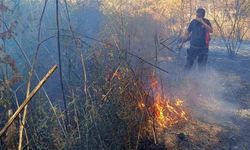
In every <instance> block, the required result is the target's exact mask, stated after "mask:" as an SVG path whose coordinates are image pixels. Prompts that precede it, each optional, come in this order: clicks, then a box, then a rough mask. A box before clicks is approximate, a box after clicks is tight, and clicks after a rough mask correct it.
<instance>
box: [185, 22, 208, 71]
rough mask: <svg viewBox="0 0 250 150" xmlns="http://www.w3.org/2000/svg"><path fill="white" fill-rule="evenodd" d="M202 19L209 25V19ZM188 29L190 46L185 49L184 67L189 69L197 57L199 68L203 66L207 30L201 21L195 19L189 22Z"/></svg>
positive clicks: (206, 53) (205, 59) (205, 54)
mask: <svg viewBox="0 0 250 150" xmlns="http://www.w3.org/2000/svg"><path fill="white" fill-rule="evenodd" d="M204 21H205V22H206V23H207V24H208V25H209V26H211V23H210V22H209V20H207V19H204ZM188 31H189V32H190V33H191V37H190V48H189V49H188V50H187V62H186V65H185V69H191V68H192V66H193V64H194V61H195V59H196V58H197V57H198V66H199V68H200V69H202V68H205V66H206V63H207V58H208V48H209V41H210V35H209V32H208V31H207V29H206V28H205V26H204V25H203V24H202V23H200V22H199V21H197V20H195V19H194V20H192V21H191V23H190V24H189V26H188Z"/></svg>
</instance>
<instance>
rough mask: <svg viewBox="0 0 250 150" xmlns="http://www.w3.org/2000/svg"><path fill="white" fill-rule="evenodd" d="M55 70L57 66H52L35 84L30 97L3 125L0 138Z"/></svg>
mask: <svg viewBox="0 0 250 150" xmlns="http://www.w3.org/2000/svg"><path fill="white" fill-rule="evenodd" d="M56 69H57V65H54V66H53V67H52V68H51V69H50V70H49V71H48V73H47V74H46V75H45V76H44V77H43V79H42V80H41V81H40V82H39V83H38V84H37V86H36V87H35V88H34V89H33V91H32V92H31V93H30V95H29V96H28V97H27V98H26V99H25V100H24V102H23V103H22V105H20V107H19V108H18V109H17V110H16V112H15V113H14V114H13V115H12V116H11V117H10V119H9V121H8V122H7V123H6V124H5V126H4V127H3V129H2V130H1V131H0V137H1V136H2V135H3V133H4V132H5V131H6V130H7V129H8V128H9V126H10V125H11V124H12V123H13V121H14V120H15V119H16V117H17V116H18V115H19V113H20V112H21V111H22V110H23V109H24V107H25V106H26V105H27V104H28V103H29V102H30V100H31V99H32V97H33V96H34V95H35V94H36V93H37V92H38V90H39V89H40V88H41V87H42V86H43V84H44V83H45V82H46V81H47V80H48V78H49V77H50V76H51V75H52V74H53V73H54V71H55V70H56Z"/></svg>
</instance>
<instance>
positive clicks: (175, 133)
mask: <svg viewBox="0 0 250 150" xmlns="http://www.w3.org/2000/svg"><path fill="white" fill-rule="evenodd" d="M185 51H186V50H185V48H183V50H182V52H181V54H180V56H178V59H179V60H178V61H173V62H172V63H169V60H171V59H169V58H170V55H171V53H166V51H162V52H161V56H160V58H159V59H160V60H162V63H161V67H164V68H168V69H169V71H170V75H163V76H166V80H167V82H166V83H164V84H168V85H170V87H172V88H171V89H168V91H170V92H169V93H170V95H171V94H172V95H171V96H173V95H174V96H178V97H182V98H183V100H184V101H185V105H186V107H187V111H188V113H189V114H190V119H189V121H187V122H185V123H181V124H179V125H175V126H173V127H171V128H169V129H167V130H166V132H165V133H164V136H163V140H162V141H163V142H164V143H165V145H166V147H167V149H187V150H191V149H192V150H193V149H208V150H210V149H215V150H216V149H218V150H249V149H250V42H244V43H243V45H242V47H241V49H240V51H239V54H238V55H237V56H236V57H235V58H230V57H228V55H227V51H226V49H225V48H224V46H223V44H222V43H221V42H220V41H218V40H214V41H212V42H211V47H210V51H209V60H208V66H207V68H208V69H207V72H206V73H199V72H197V71H196V69H195V68H196V66H194V69H193V71H192V73H189V74H186V73H183V71H182V70H183V65H184V64H185V57H186V52H185ZM173 55H174V54H173ZM166 60H168V63H166V62H167V61H166ZM164 62H165V63H164ZM171 74H172V75H171Z"/></svg>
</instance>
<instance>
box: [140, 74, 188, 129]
mask: <svg viewBox="0 0 250 150" xmlns="http://www.w3.org/2000/svg"><path fill="white" fill-rule="evenodd" d="M150 86H151V88H152V90H153V92H154V95H153V104H152V105H151V106H150V108H149V111H150V113H151V114H152V116H153V121H154V122H155V123H156V124H157V125H158V126H159V127H161V128H162V129H164V128H167V127H169V126H172V125H174V124H176V123H178V122H179V121H182V120H187V119H188V118H187V114H186V112H185V111H184V108H183V100H181V99H178V98H177V99H176V100H174V101H171V100H170V99H168V98H167V97H166V96H165V95H163V94H162V93H161V90H160V86H159V84H158V80H157V78H156V77H155V76H153V78H152V79H151V85H150ZM142 106H143V107H142ZM139 107H140V108H144V107H145V104H143V103H140V104H139Z"/></svg>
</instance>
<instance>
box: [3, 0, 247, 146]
mask: <svg viewBox="0 0 250 150" xmlns="http://www.w3.org/2000/svg"><path fill="white" fill-rule="evenodd" d="M56 3H57V4H58V5H56ZM218 4H220V5H218ZM197 6H204V7H205V8H206V9H207V11H208V14H207V17H208V18H209V19H211V21H212V24H213V26H214V28H215V33H214V34H213V36H214V37H217V38H222V39H223V42H224V44H225V46H226V48H227V50H228V54H229V55H230V56H236V55H237V53H238V52H239V50H240V46H241V43H242V41H243V40H247V39H248V38H250V31H249V27H250V26H249V25H250V24H249V20H250V18H249V13H250V1H249V0H226V1H225V0H223V1H212V2H211V1H204V0H203V1H202V0H200V1H199V0H189V1H187V0H102V1H92V0H54V1H52V0H9V1H4V0H2V1H1V2H0V20H1V23H0V25H1V26H0V27H1V29H0V30H1V32H0V38H1V43H2V46H1V47H0V60H1V61H0V62H1V67H0V70H1V72H0V73H1V81H0V127H1V128H2V127H4V125H5V123H6V122H7V121H8V119H9V118H10V117H11V116H12V114H13V113H14V112H15V110H17V109H18V108H19V106H20V105H21V104H22V103H23V101H24V100H25V98H27V97H28V96H29V94H30V91H32V89H33V88H34V87H35V86H36V84H37V83H39V81H40V80H41V78H42V77H43V76H44V74H45V73H46V72H47V71H48V70H49V68H50V67H51V66H53V65H54V64H58V66H59V70H60V71H59V70H58V72H56V73H55V74H54V75H53V76H52V77H51V79H49V80H48V81H47V83H46V84H45V85H44V86H43V87H42V88H41V90H40V91H39V92H38V93H37V94H36V95H35V96H34V97H33V99H32V100H31V102H30V103H29V104H28V105H27V107H25V108H24V111H22V112H21V113H20V114H19V117H18V118H17V119H16V120H15V122H14V123H12V125H11V126H10V127H9V128H8V130H7V132H5V134H4V135H3V136H1V143H0V149H17V148H18V149H143V148H145V147H144V146H145V145H146V144H148V143H147V142H148V141H149V143H150V142H152V141H153V142H152V143H153V145H154V146H155V148H161V147H162V145H161V143H162V141H161V140H162V139H161V136H162V134H163V133H162V132H161V131H162V130H165V129H166V128H167V127H170V126H172V125H175V124H177V123H179V122H185V121H186V120H187V118H188V116H186V114H184V111H186V110H185V109H184V108H183V107H182V102H181V100H180V101H174V100H176V97H174V96H169V97H167V96H166V94H161V95H160V96H161V97H162V98H160V100H159V103H155V99H156V97H157V94H156V93H157V92H158V93H159V92H163V91H164V88H165V87H164V86H163V85H162V84H159V83H158V84H157V90H155V88H154V86H152V82H153V81H152V77H153V78H155V79H156V80H157V82H158V81H160V80H161V78H160V77H159V76H160V75H159V74H158V73H159V70H161V71H163V72H165V73H166V72H167V70H163V68H161V67H159V66H158V63H159V61H160V60H159V56H158V55H159V54H158V52H159V51H160V50H163V49H167V50H168V51H169V53H170V54H169V55H171V54H172V53H173V52H174V53H175V52H176V50H175V46H176V42H177V41H178V38H179V36H180V35H181V34H182V33H183V32H184V31H185V28H186V26H187V24H188V22H190V20H191V19H192V18H193V17H194V15H195V13H194V12H195V10H196V8H197ZM56 7H58V8H59V9H57V11H56ZM56 16H57V18H56ZM176 53H177V52H176ZM173 59H174V60H173V61H178V58H177V57H174V58H173ZM169 61H171V60H169ZM59 79H60V80H59ZM162 99H164V101H165V100H166V99H167V101H168V103H165V102H162ZM172 99H174V100H172ZM177 100H179V99H177ZM158 105H163V106H164V107H166V108H169V109H168V110H164V114H161V111H163V108H161V107H160V109H159V108H158ZM170 108H171V109H170ZM170 110H171V111H170ZM177 111H178V112H177ZM173 112H174V113H173ZM166 114H168V115H169V114H170V115H169V116H168V119H169V120H170V121H169V122H168V125H167V126H162V125H161V121H162V120H161V118H160V117H159V116H161V115H163V116H164V117H166ZM159 121H160V122H159ZM163 121H165V120H163ZM164 124H166V123H165V122H164ZM18 135H19V136H18ZM150 144H151V143H150ZM157 144H158V145H157Z"/></svg>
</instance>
